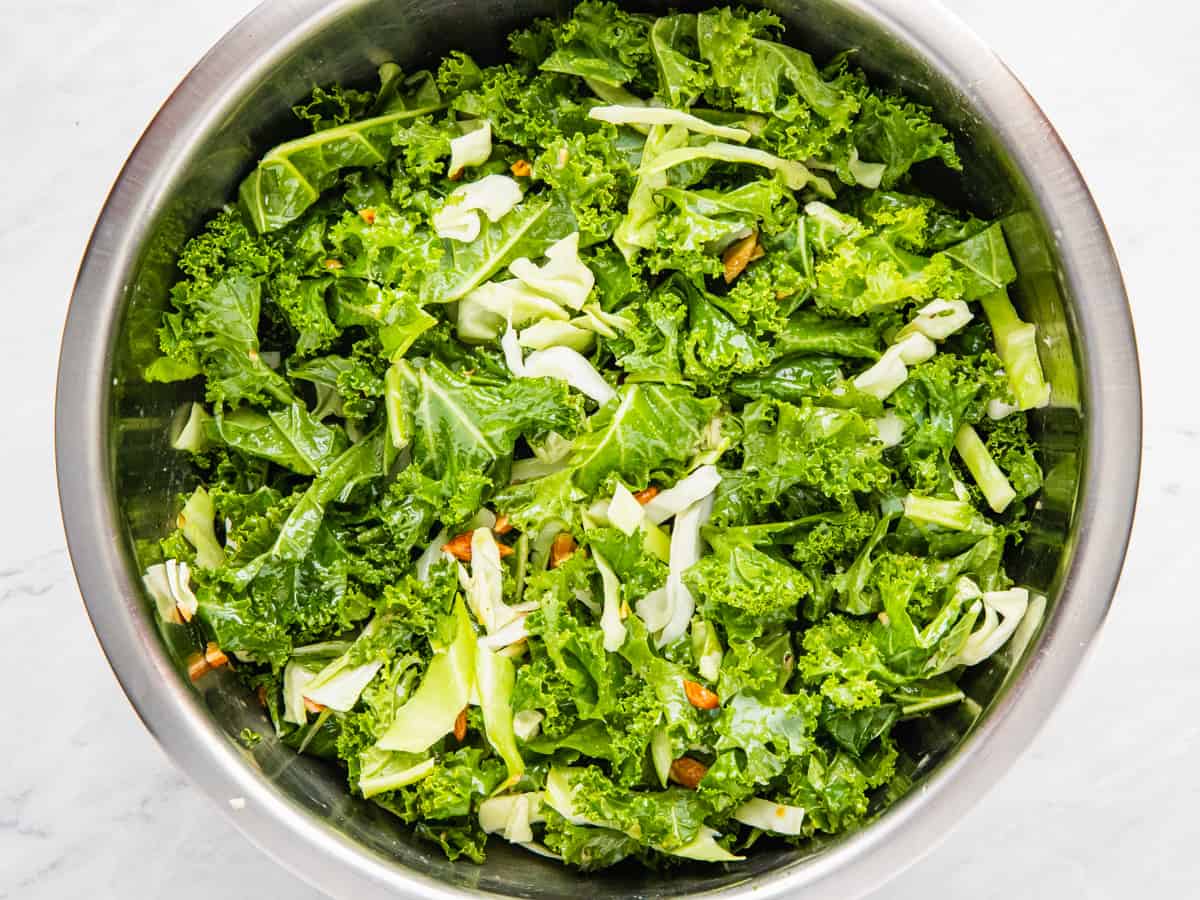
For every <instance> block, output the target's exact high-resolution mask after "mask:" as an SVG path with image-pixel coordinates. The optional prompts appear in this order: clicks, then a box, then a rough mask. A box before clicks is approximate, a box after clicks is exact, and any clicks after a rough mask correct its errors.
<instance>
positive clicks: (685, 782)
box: [670, 756, 708, 791]
mask: <svg viewBox="0 0 1200 900" xmlns="http://www.w3.org/2000/svg"><path fill="white" fill-rule="evenodd" d="M707 773H708V766H706V765H705V764H704V763H702V762H700V761H699V760H695V759H692V758H691V757H690V756H681V757H679V759H677V760H675V761H674V762H673V763H671V773H670V774H671V780H672V781H673V782H675V783H676V784H678V785H682V786H683V787H685V788H687V789H688V790H691V791H694V790H695V789H696V788H697V787H698V786H699V784H700V781H701V780H702V779H703V778H704V776H705V775H706V774H707Z"/></svg>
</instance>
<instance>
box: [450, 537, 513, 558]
mask: <svg viewBox="0 0 1200 900" xmlns="http://www.w3.org/2000/svg"><path fill="white" fill-rule="evenodd" d="M473 533H474V532H471V531H464V532H463V533H462V534H456V535H455V536H454V537H453V539H451V540H450V542H449V543H446V544H442V549H443V550H445V551H446V552H447V553H449V554H450V555H451V556H453V557H454V558H455V559H457V560H458V561H459V562H470V561H471V535H472V534H473ZM496 547H497V548H498V549H499V550H500V556H502V557H504V556H511V555H512V552H513V548H512V547H510V546H508V544H502V543H500V542H499V541H496Z"/></svg>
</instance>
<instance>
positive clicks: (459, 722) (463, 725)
mask: <svg viewBox="0 0 1200 900" xmlns="http://www.w3.org/2000/svg"><path fill="white" fill-rule="evenodd" d="M466 736H467V709H466V707H463V711H462V712H460V713H459V714H458V718H457V719H455V720H454V739H455V740H456V741H458V742H459V743H460V744H461V743H462V742H463V740H464V739H465V738H466Z"/></svg>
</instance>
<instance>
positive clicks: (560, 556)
mask: <svg viewBox="0 0 1200 900" xmlns="http://www.w3.org/2000/svg"><path fill="white" fill-rule="evenodd" d="M576 546H577V544H576V543H575V538H573V537H571V535H569V534H568V533H567V532H565V531H563V532H560V533H559V534H558V535H557V536H556V537H555V538H554V543H553V544H552V545H551V546H550V568H552V569H557V568H558V567H559V566H561V565H562V564H563V563H565V562H566V561H567V560H568V559H570V558H571V554H572V553H574V552H575V548H576Z"/></svg>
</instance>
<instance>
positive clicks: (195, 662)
mask: <svg viewBox="0 0 1200 900" xmlns="http://www.w3.org/2000/svg"><path fill="white" fill-rule="evenodd" d="M211 671H212V666H210V665H209V664H208V660H207V659H205V658H204V654H203V653H193V654H192V655H191V656H189V657H188V667H187V673H188V678H190V679H191V680H192V681H199V680H200V679H201V678H202V677H203V676H204V675H207V674H208V673H209V672H211Z"/></svg>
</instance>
